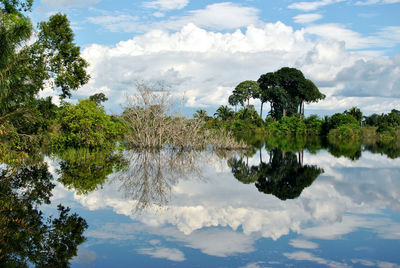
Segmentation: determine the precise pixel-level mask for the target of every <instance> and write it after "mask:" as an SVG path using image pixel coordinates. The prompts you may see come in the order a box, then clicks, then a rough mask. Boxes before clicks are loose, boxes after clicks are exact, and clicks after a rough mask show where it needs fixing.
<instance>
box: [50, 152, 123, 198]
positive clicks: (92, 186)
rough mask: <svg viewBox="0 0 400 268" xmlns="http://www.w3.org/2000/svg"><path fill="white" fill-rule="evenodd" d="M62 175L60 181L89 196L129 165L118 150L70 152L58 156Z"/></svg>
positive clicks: (59, 170)
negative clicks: (110, 177)
mask: <svg viewBox="0 0 400 268" xmlns="http://www.w3.org/2000/svg"><path fill="white" fill-rule="evenodd" d="M57 158H58V160H59V169H58V170H57V173H58V174H59V175H60V176H59V178H58V181H59V182H61V183H62V184H63V185H65V186H66V187H67V188H69V189H75V190H76V191H77V193H78V194H88V193H90V192H92V191H94V190H96V189H98V188H99V187H101V186H102V185H104V183H105V181H106V180H107V177H108V175H110V174H112V173H114V172H118V171H120V170H123V169H124V168H125V167H126V166H127V163H126V162H125V161H124V160H123V157H122V153H121V152H119V151H116V150H112V149H109V150H102V151H90V150H88V149H79V150H75V149H72V150H68V151H63V152H59V153H58V154H57Z"/></svg>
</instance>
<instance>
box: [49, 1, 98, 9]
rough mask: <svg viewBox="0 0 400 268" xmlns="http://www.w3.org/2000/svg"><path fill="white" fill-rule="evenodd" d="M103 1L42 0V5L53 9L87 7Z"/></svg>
mask: <svg viewBox="0 0 400 268" xmlns="http://www.w3.org/2000/svg"><path fill="white" fill-rule="evenodd" d="M100 1H101V0H57V1H54V0H41V3H42V4H44V5H46V6H48V7H51V8H71V7H85V6H90V5H93V4H97V3H98V2H100Z"/></svg>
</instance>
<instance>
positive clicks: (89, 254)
mask: <svg viewBox="0 0 400 268" xmlns="http://www.w3.org/2000/svg"><path fill="white" fill-rule="evenodd" d="M96 257H97V256H96V252H94V251H92V250H89V249H86V248H83V247H79V248H78V255H77V256H76V257H74V258H73V259H72V262H73V263H80V264H88V263H91V262H93V261H94V260H96Z"/></svg>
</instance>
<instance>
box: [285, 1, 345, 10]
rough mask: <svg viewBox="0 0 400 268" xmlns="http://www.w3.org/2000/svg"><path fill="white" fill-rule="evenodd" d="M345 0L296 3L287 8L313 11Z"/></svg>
mask: <svg viewBox="0 0 400 268" xmlns="http://www.w3.org/2000/svg"><path fill="white" fill-rule="evenodd" d="M343 1H345V0H322V1H309V2H296V3H293V4H290V5H289V6H288V8H290V9H298V10H302V11H313V10H316V9H318V8H320V7H323V6H327V5H331V4H335V3H339V2H343Z"/></svg>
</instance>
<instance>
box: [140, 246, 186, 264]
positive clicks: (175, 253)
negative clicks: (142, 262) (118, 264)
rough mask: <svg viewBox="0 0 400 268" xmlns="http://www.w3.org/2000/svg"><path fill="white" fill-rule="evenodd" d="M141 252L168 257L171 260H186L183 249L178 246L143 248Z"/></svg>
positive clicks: (163, 257) (158, 256)
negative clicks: (177, 247)
mask: <svg viewBox="0 0 400 268" xmlns="http://www.w3.org/2000/svg"><path fill="white" fill-rule="evenodd" d="M138 252H139V253H140V254H145V255H150V256H152V257H153V258H158V259H167V260H170V261H184V260H185V255H184V254H183V252H182V251H180V250H179V249H176V248H163V247H157V248H142V249H139V250H138Z"/></svg>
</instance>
